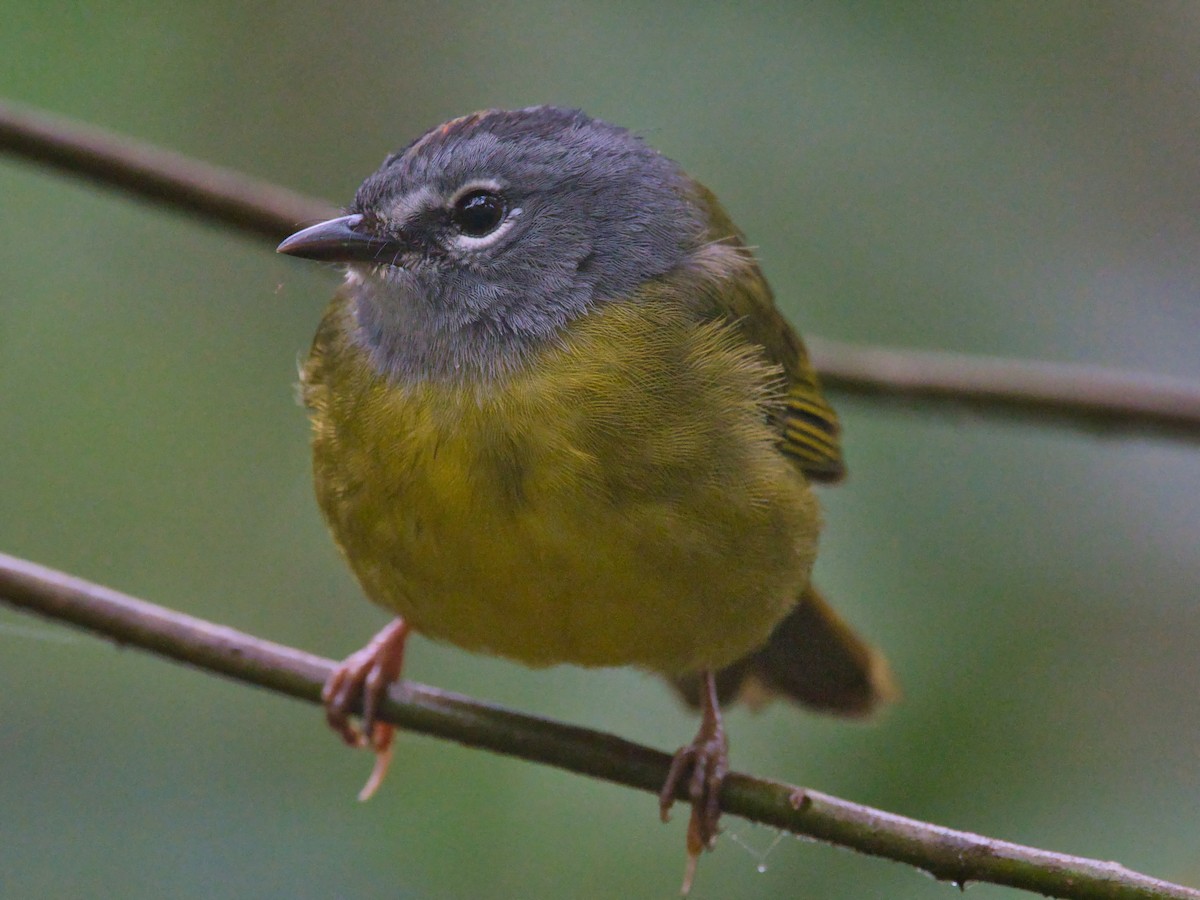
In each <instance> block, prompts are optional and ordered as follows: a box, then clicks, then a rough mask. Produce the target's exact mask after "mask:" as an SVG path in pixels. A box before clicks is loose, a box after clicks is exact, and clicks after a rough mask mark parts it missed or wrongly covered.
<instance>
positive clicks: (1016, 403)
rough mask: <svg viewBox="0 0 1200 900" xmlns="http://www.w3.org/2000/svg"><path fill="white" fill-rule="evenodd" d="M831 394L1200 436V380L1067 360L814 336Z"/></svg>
mask: <svg viewBox="0 0 1200 900" xmlns="http://www.w3.org/2000/svg"><path fill="white" fill-rule="evenodd" d="M808 343H809V349H810V351H811V352H812V356H813V362H814V363H815V364H816V366H817V368H818V369H820V371H821V379H822V381H823V383H824V385H825V386H826V387H827V388H829V389H830V390H833V391H841V392H843V393H847V394H857V395H862V396H866V397H871V398H872V399H887V400H892V401H900V402H912V403H916V402H922V403H929V402H937V403H948V404H956V405H958V406H960V407H961V408H963V409H968V410H971V411H972V412H977V413H987V414H990V415H998V416H1007V417H1011V418H1015V419H1022V420H1028V421H1031V422H1045V421H1053V422H1057V423H1059V424H1069V425H1072V426H1075V427H1077V428H1082V429H1085V430H1089V431H1095V432H1099V433H1104V434H1146V435H1156V436H1159V437H1169V438H1176V439H1181V440H1188V441H1193V442H1194V441H1198V440H1200V385H1197V384H1194V383H1190V382H1186V381H1180V380H1177V379H1171V378H1161V377H1155V376H1149V375H1135V374H1131V373H1126V372H1115V371H1113V370H1111V369H1103V368H1100V367H1098V366H1083V365H1065V364H1055V363H1040V362H1028V361H1024V360H1014V359H998V358H995V357H986V356H964V355H961V354H953V353H934V352H920V351H915V350H904V351H900V350H889V349H886V348H883V347H867V346H856V345H854V344H842V343H836V342H834V341H827V340H821V339H814V340H810V341H809V342H808Z"/></svg>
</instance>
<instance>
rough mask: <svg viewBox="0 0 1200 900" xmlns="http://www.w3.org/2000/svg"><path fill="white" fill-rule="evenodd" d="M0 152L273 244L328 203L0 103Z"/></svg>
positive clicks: (329, 210) (328, 209)
mask: <svg viewBox="0 0 1200 900" xmlns="http://www.w3.org/2000/svg"><path fill="white" fill-rule="evenodd" d="M0 151H4V152H6V153H11V154H13V155H14V156H18V157H22V158H24V159H27V160H29V161H30V162H34V163H38V164H40V165H46V166H50V167H52V168H55V169H58V170H59V171H61V172H67V173H69V174H72V175H78V176H80V177H82V178H86V179H88V180H89V181H92V182H94V183H95V184H98V185H101V186H102V187H108V188H113V189H116V190H119V191H122V192H124V193H126V194H131V195H133V196H135V197H140V198H141V199H143V200H149V201H151V202H154V203H161V204H163V205H164V206H168V207H170V208H171V209H174V210H177V211H179V212H182V213H185V214H190V215H192V216H194V217H196V218H197V219H199V220H201V221H205V222H215V223H218V224H221V225H225V226H228V227H230V228H235V229H238V230H240V231H243V232H246V233H248V234H251V235H253V236H254V237H258V238H265V239H266V240H268V241H271V242H272V243H278V242H279V241H281V240H283V239H284V238H285V237H287V236H288V235H289V234H291V233H292V232H293V231H295V230H296V228H297V226H299V225H302V224H307V223H309V222H315V221H317V220H319V219H326V218H329V217H330V216H333V215H337V214H338V211H337V209H336V208H335V207H333V206H330V205H329V204H328V203H325V202H323V201H321V200H314V199H312V198H311V197H305V196H304V195H303V194H297V193H294V192H293V191H289V190H286V189H285V188H281V187H278V186H277V185H274V184H270V183H269V182H266V181H259V180H258V179H255V178H250V177H248V176H246V175H242V174H240V173H238V172H233V171H231V170H229V169H222V168H219V167H217V166H213V165H209V164H208V163H203V162H200V161H199V160H195V159H191V158H190V157H187V156H184V155H182V154H180V153H173V152H171V151H169V150H163V149H161V148H159V147H154V146H152V145H150V144H146V143H142V142H141V141H135V140H133V139H131V138H128V137H125V136H123V135H118V134H114V133H113V132H111V131H105V130H104V129H101V128H95V127H92V126H90V125H82V124H80V123H78V122H73V121H71V120H69V119H62V118H59V117H57V116H50V115H47V114H45V113H42V112H38V111H34V110H29V109H23V108H21V107H19V106H16V105H14V104H11V103H4V102H0Z"/></svg>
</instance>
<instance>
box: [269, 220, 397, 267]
mask: <svg viewBox="0 0 1200 900" xmlns="http://www.w3.org/2000/svg"><path fill="white" fill-rule="evenodd" d="M362 223H363V217H362V216H360V215H353V216H341V217H340V218H337V219H329V220H328V221H326V222H318V223H317V224H316V225H310V226H309V227H308V228H305V229H304V230H303V231H297V232H296V233H295V234H293V235H292V236H291V237H289V238H287V239H286V240H285V241H284V242H283V243H282V244H280V245H279V246H278V247H276V248H275V252H276V253H286V254H287V255H288V256H298V257H300V258H302V259H315V260H317V261H318V262H340V263H354V262H359V263H380V264H384V265H390V264H393V261H394V260H395V258H396V256H397V254H399V253H400V251H402V250H403V249H404V246H403V244H401V242H399V241H397V240H395V239H394V238H387V237H381V236H380V235H377V234H373V233H372V232H370V231H368V230H366V229H365V228H363V227H362Z"/></svg>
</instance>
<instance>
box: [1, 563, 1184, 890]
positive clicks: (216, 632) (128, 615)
mask: <svg viewBox="0 0 1200 900" xmlns="http://www.w3.org/2000/svg"><path fill="white" fill-rule="evenodd" d="M0 601H3V602H4V603H7V604H9V605H11V606H14V607H17V608H20V609H24V610H27V611H30V612H33V613H37V614H39V615H42V616H46V617H48V618H51V619H57V620H59V621H64V622H69V623H71V624H74V625H77V626H79V627H82V628H85V629H87V630H89V631H92V632H94V633H96V634H99V635H101V636H103V637H107V638H109V639H111V640H113V641H116V642H117V643H119V644H131V645H134V646H136V647H140V648H142V649H144V650H149V651H151V652H152V653H156V654H159V655H160V656H165V657H167V658H169V659H173V660H175V661H177V662H182V663H186V664H188V665H191V666H194V667H196V668H199V669H203V670H206V671H209V672H215V673H219V674H221V675H225V676H228V677H230V678H233V679H236V680H238V681H242V682H245V683H247V684H253V685H258V686H259V687H265V688H268V689H270V690H273V691H277V692H279V693H282V694H288V695H290V696H292V697H297V698H299V699H302V700H307V701H308V702H310V703H319V702H320V696H321V685H322V684H323V683H324V681H325V679H326V678H327V677H328V675H329V673H330V671H332V669H333V662H332V661H331V660H328V659H322V658H320V657H318V656H312V655H310V654H308V653H304V652H302V651H299V650H295V649H292V648H291V647H284V646H282V645H280V644H273V643H271V642H269V641H263V640H260V639H258V638H254V637H251V636H250V635H246V634H242V633H241V632H238V631H234V630H233V629H231V628H225V627H223V626H220V625H214V624H212V623H211V622H205V621H203V620H202V619H196V618H193V617H192V616H187V615H184V614H182V613H177V612H173V611H171V610H168V609H164V608H163V607H161V606H155V605H153V604H151V603H147V602H145V601H143V600H138V599H136V598H133V597H130V596H127V595H125V594H121V593H119V592H117V591H114V590H111V589H109V588H105V587H101V586H99V585H95V584H91V583H89V582H87V581H83V580H81V579H79V578H74V577H71V576H69V575H66V574H64V573H62V572H56V571H54V570H52V569H47V568H44V567H42V566H39V565H36V564H34V563H31V562H27V561H25V560H21V559H17V558H15V557H11V556H6V555H4V554H0ZM380 716H381V718H383V719H385V720H387V721H389V722H392V723H394V724H396V725H398V726H400V727H401V728H404V729H407V730H409V731H418V732H423V733H425V734H430V735H434V736H437V737H442V738H449V739H450V740H455V741H459V742H460V743H463V744H466V745H468V746H472V747H482V748H486V749H488V750H493V751H496V752H498V753H504V754H507V755H509V756H516V757H520V758H522V759H527V760H531V761H533V762H540V763H544V764H546V765H551V766H557V767H558V768H561V769H566V770H567V771H570V772H576V773H578V774H581V775H590V776H592V777H594V778H600V779H603V780H605V781H611V782H614V783H616V784H623V785H626V786H627V787H632V788H639V789H641V790H645V791H649V792H651V793H657V791H658V789H659V787H660V786H661V785H662V784H663V782H664V780H665V778H666V773H667V768H668V766H669V764H670V756H669V755H668V754H666V753H662V752H660V751H657V750H653V749H651V748H649V747H644V746H642V745H640V744H634V743H632V742H630V741H626V740H623V739H621V738H618V737H615V736H613V735H610V734H605V733H603V732H599V731H592V730H589V729H586V728H578V727H575V726H572V725H565V724H562V723H560V722H553V721H550V720H547V719H540V718H535V717H533V716H528V715H523V714H521V713H517V712H513V711H511V710H507V709H504V708H502V707H499V706H494V705H492V704H488V703H482V702H480V701H478V700H472V699H470V698H468V697H464V696H461V695H458V694H452V693H449V692H447V691H441V690H437V689H435V688H431V687H426V686H424V685H420V684H416V683H414V682H407V681H406V682H404V683H402V684H400V685H397V686H396V687H394V688H393V689H392V692H391V695H390V697H389V699H388V702H387V703H386V704H384V706H383V707H382V709H381V710H380ZM681 790H682V786H681ZM681 799H684V798H683V797H681ZM721 807H722V809H723V810H724V811H725V812H727V813H730V814H732V815H737V816H742V817H744V818H746V819H749V820H750V821H753V822H760V823H763V824H765V825H771V826H774V827H776V828H780V829H784V830H786V831H790V832H793V833H795V834H801V835H807V836H809V837H812V838H816V839H818V840H822V841H827V842H829V843H831V844H838V845H840V846H843V847H849V848H851V849H853V850H858V851H860V852H862V853H868V854H871V855H873V856H880V857H884V858H885V859H892V860H896V861H898V862H904V863H908V864H910V865H913V866H917V867H918V868H921V869H924V870H925V871H927V872H929V873H931V874H932V875H934V876H935V877H937V878H940V879H943V880H946V881H953V882H956V883H958V884H960V885H964V884H966V883H967V882H969V881H987V882H992V883H994V884H1002V885H1008V886H1010V887H1016V888H1024V889H1025V890H1029V891H1034V892H1037V893H1039V894H1044V895H1046V896H1049V897H1067V898H1080V900H1166V898H1171V900H1200V891H1196V890H1192V889H1190V888H1186V887H1182V886H1180V885H1175V884H1170V883H1168V882H1165V881H1160V880H1158V879H1155V878H1149V877H1147V876H1145V875H1141V874H1138V873H1137V872H1132V871H1130V870H1129V869H1126V868H1124V867H1123V866H1120V865H1117V864H1116V863H1112V862H1100V861H1097V860H1091V859H1084V858H1081V857H1074V856H1064V855H1062V854H1058V853H1050V852H1048V851H1045V850H1038V849H1035V848H1032V847H1023V846H1021V845H1019V844H1012V843H1009V842H1007V841H998V840H993V839H991V838H986V837H981V836H980V835H976V834H969V833H967V832H962V831H952V830H950V829H948V828H940V827H938V826H936V825H930V824H927V823H924V822H918V821H916V820H914V819H907V818H904V817H903V816H897V815H892V814H891V813H886V812H882V811H880V810H877V809H871V808H870V807H867V806H860V805H858V804H856V803H850V802H848V801H846V800H840V799H838V798H836V797H831V796H829V795H827V794H821V793H818V792H817V791H810V790H807V789H803V788H798V787H795V786H794V785H789V784H783V783H781V782H776V781H767V780H764V779H760V778H753V777H751V776H749V775H742V774H737V773H734V774H733V775H731V776H730V777H729V779H728V781H727V782H726V783H725V787H724V789H723V790H722V795H721Z"/></svg>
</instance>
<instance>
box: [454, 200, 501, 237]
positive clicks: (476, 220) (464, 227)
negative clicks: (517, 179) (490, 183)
mask: <svg viewBox="0 0 1200 900" xmlns="http://www.w3.org/2000/svg"><path fill="white" fill-rule="evenodd" d="M505 212H507V209H506V207H505V204H504V198H503V197H501V196H500V195H499V194H496V193H493V192H492V191H488V190H482V189H481V190H478V191H470V192H469V193H466V194H463V195H462V196H461V197H459V198H458V199H457V200H455V201H454V210H453V211H452V212H451V213H450V220H451V221H452V222H454V225H455V227H456V228H458V230H459V231H461V232H462V233H463V234H465V235H466V236H467V237H476V238H478V237H483V236H484V235H488V234H491V233H492V232H493V231H495V230H496V229H497V228H499V227H500V223H501V222H503V221H504V214H505Z"/></svg>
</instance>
